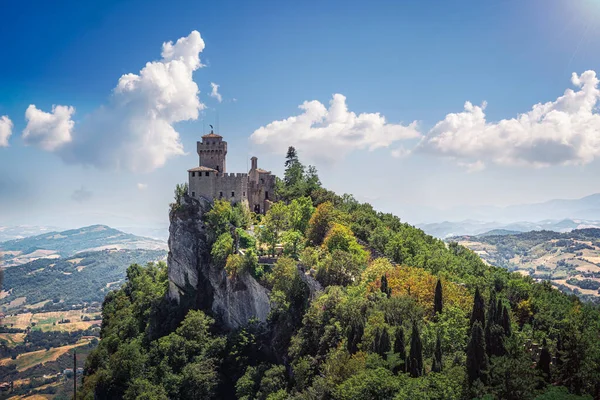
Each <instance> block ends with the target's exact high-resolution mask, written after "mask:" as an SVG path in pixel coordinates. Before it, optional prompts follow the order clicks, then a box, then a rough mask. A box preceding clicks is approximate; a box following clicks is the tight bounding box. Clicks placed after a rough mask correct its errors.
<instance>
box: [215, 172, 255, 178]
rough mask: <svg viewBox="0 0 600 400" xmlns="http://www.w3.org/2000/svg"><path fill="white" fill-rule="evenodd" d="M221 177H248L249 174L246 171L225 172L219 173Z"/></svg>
mask: <svg viewBox="0 0 600 400" xmlns="http://www.w3.org/2000/svg"><path fill="white" fill-rule="evenodd" d="M218 177H219V178H247V177H248V174H246V173H244V172H225V173H222V174H220V175H218Z"/></svg>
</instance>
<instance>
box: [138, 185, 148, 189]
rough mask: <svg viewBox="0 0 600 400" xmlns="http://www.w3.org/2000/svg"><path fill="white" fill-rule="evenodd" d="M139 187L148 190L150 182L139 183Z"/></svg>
mask: <svg viewBox="0 0 600 400" xmlns="http://www.w3.org/2000/svg"><path fill="white" fill-rule="evenodd" d="M137 188H138V189H139V190H146V189H147V188H148V184H147V183H138V184H137Z"/></svg>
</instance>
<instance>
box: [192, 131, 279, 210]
mask: <svg viewBox="0 0 600 400" xmlns="http://www.w3.org/2000/svg"><path fill="white" fill-rule="evenodd" d="M197 151H198V156H199V158H200V161H199V166H198V167H196V168H192V169H189V170H188V175H189V185H188V194H189V195H190V196H191V197H196V198H197V197H204V198H206V199H209V200H211V201H212V200H214V199H227V200H229V201H230V202H232V203H239V202H241V203H245V204H247V205H248V207H249V208H250V210H251V211H254V212H256V213H262V214H264V213H265V212H267V211H268V210H269V207H270V205H271V204H272V201H273V200H274V195H275V175H273V174H271V172H270V171H265V170H264V169H260V168H258V158H256V157H252V158H251V161H252V167H251V168H250V171H249V172H248V173H247V174H246V173H227V142H225V141H223V137H222V136H221V135H217V134H216V133H214V132H213V131H212V130H211V132H210V133H209V134H208V135H204V136H202V142H197Z"/></svg>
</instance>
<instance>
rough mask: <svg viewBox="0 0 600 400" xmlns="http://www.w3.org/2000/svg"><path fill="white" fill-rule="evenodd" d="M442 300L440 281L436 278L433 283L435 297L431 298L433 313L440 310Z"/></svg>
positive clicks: (435, 313)
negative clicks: (435, 282)
mask: <svg viewBox="0 0 600 400" xmlns="http://www.w3.org/2000/svg"><path fill="white" fill-rule="evenodd" d="M442 308H443V301H442V281H441V280H440V279H438V281H437V284H436V285H435V297H434V299H433V314H434V315H437V314H438V313H441V312H442Z"/></svg>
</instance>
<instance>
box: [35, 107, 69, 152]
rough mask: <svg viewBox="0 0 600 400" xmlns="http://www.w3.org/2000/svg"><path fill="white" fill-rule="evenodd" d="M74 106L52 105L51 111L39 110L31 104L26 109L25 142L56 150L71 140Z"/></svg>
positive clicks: (47, 149)
mask: <svg viewBox="0 0 600 400" xmlns="http://www.w3.org/2000/svg"><path fill="white" fill-rule="evenodd" d="M74 113H75V109H74V108H73V107H68V106H52V111H51V112H44V111H42V110H39V109H38V108H37V107H36V106H35V105H33V104H32V105H30V106H29V107H27V110H26V111H25V120H26V121H27V126H26V127H25V129H24V130H23V140H24V141H25V144H28V145H34V146H38V147H40V148H42V149H44V150H46V151H54V150H56V149H58V148H60V147H62V146H63V145H64V144H66V143H69V142H71V140H72V139H73V138H72V132H73V125H75V123H74V122H73V120H72V119H71V116H72V115H73V114H74Z"/></svg>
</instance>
